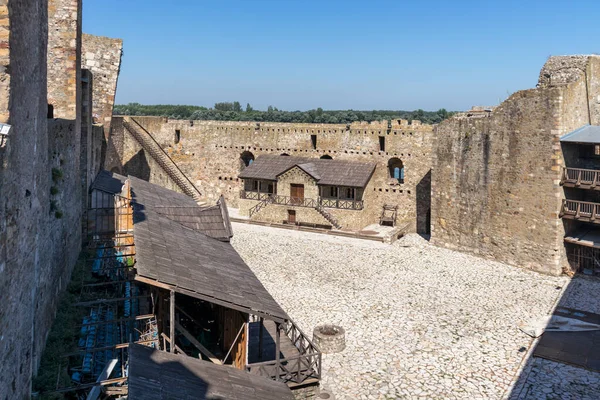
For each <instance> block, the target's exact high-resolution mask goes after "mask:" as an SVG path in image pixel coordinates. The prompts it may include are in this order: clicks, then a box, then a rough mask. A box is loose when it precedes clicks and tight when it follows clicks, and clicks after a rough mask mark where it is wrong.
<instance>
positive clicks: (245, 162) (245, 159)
mask: <svg viewBox="0 0 600 400" xmlns="http://www.w3.org/2000/svg"><path fill="white" fill-rule="evenodd" d="M240 160H241V161H242V162H241V164H242V165H241V167H242V169H244V168H246V167H247V166H249V165H251V164H252V163H253V162H254V154H252V153H251V152H249V151H244V152H243V153H242V154H240Z"/></svg>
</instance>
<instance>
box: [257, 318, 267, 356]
mask: <svg viewBox="0 0 600 400" xmlns="http://www.w3.org/2000/svg"><path fill="white" fill-rule="evenodd" d="M264 320H265V319H264V318H263V317H260V323H259V326H260V328H259V331H258V359H259V360H262V358H263V333H264V330H265V324H264Z"/></svg>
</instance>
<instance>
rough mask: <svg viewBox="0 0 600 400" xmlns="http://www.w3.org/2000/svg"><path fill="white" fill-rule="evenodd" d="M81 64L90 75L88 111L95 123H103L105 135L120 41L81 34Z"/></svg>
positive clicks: (121, 44)
mask: <svg viewBox="0 0 600 400" xmlns="http://www.w3.org/2000/svg"><path fill="white" fill-rule="evenodd" d="M82 47H83V49H82V55H83V56H82V57H83V61H82V62H83V68H85V69H87V70H89V71H90V72H91V73H92V75H93V76H94V88H93V96H92V97H93V101H92V103H93V105H92V113H93V118H94V122H95V123H99V124H103V125H104V129H105V135H106V137H108V134H109V131H110V121H111V118H112V112H113V106H114V104H115V95H116V93H117V81H118V79H119V71H120V68H121V56H122V55H123V41H122V40H121V39H112V38H107V37H104V36H94V35H88V34H83V46H82Z"/></svg>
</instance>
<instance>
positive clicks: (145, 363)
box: [128, 344, 294, 400]
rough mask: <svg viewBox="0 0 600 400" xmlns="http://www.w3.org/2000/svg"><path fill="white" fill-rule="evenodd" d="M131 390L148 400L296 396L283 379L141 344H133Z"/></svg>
mask: <svg viewBox="0 0 600 400" xmlns="http://www.w3.org/2000/svg"><path fill="white" fill-rule="evenodd" d="M128 390H129V398H130V399H145V400H167V399H169V400H170V399H182V400H192V399H194V400H195V399H200V400H201V399H211V400H216V399H223V400H225V399H227V400H238V399H245V400H292V399H293V398H294V396H293V394H292V391H291V390H290V389H289V388H288V387H287V386H286V385H285V384H284V383H282V382H275V381H273V380H270V379H267V378H264V377H262V376H259V375H252V374H250V373H249V372H246V371H243V370H239V369H236V368H233V367H230V366H225V365H216V364H212V363H210V362H208V361H203V360H199V359H196V358H192V357H187V356H184V355H181V354H171V353H167V352H164V351H160V350H155V349H151V348H149V347H145V346H142V345H138V344H132V345H131V346H129V379H128Z"/></svg>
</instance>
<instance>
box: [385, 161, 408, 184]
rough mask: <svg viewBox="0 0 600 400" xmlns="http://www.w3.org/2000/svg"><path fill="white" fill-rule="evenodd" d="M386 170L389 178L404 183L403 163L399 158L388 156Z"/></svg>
mask: <svg viewBox="0 0 600 400" xmlns="http://www.w3.org/2000/svg"><path fill="white" fill-rule="evenodd" d="M388 171H389V174H390V178H391V179H394V180H397V181H398V183H404V164H403V163H402V160H400V159H399V158H396V157H394V158H390V160H389V161H388Z"/></svg>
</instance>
